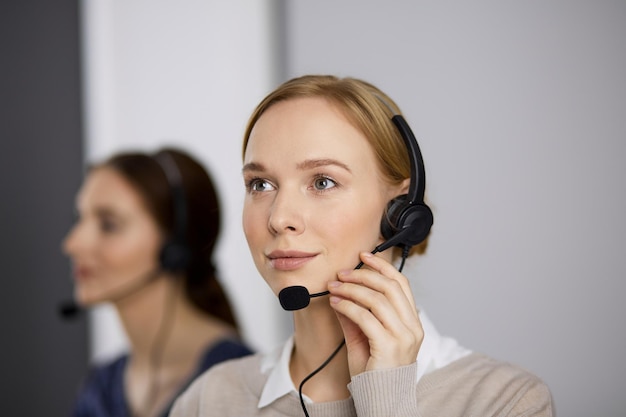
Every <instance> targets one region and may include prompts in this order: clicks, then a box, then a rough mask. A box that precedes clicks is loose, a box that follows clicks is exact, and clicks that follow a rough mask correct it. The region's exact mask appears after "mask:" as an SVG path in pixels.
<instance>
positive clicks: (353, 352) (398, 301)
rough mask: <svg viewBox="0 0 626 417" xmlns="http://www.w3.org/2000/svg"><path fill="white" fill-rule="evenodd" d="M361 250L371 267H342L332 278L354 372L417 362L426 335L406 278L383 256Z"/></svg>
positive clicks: (332, 300) (332, 292)
mask: <svg viewBox="0 0 626 417" xmlns="http://www.w3.org/2000/svg"><path fill="white" fill-rule="evenodd" d="M360 256H361V260H362V261H363V263H364V264H365V265H367V266H368V267H369V269H355V270H349V271H341V272H339V274H338V281H332V282H330V283H329V284H328V290H329V291H330V305H331V306H332V307H333V308H334V309H335V311H336V312H337V317H338V318H339V322H340V323H341V327H342V329H343V334H344V337H345V339H346V348H347V350H348V366H349V368H350V375H351V376H355V375H358V374H360V373H362V372H364V371H370V370H375V369H388V368H395V367H398V366H403V365H409V364H411V363H413V362H415V360H416V358H417V352H418V351H419V349H420V346H421V344H422V340H423V339H424V331H423V329H422V324H421V322H420V320H419V318H418V315H417V309H416V307H415V302H414V300H413V293H412V292H411V288H410V286H409V282H408V280H407V278H406V277H405V276H404V275H402V274H401V273H400V272H398V270H397V269H396V268H394V266H393V265H391V264H390V263H389V262H387V261H385V260H384V259H382V258H380V257H377V256H374V255H372V254H370V253H369V252H363V253H361V255H360Z"/></svg>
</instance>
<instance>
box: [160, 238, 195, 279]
mask: <svg viewBox="0 0 626 417" xmlns="http://www.w3.org/2000/svg"><path fill="white" fill-rule="evenodd" d="M190 258H191V257H190V254H189V249H188V248H187V246H185V245H183V244H181V243H180V242H177V241H175V240H170V241H167V242H165V244H164V245H163V247H162V248H161V252H160V253H159V262H160V264H161V268H162V269H163V270H164V271H168V272H182V271H184V270H185V269H187V267H188V266H189V261H190Z"/></svg>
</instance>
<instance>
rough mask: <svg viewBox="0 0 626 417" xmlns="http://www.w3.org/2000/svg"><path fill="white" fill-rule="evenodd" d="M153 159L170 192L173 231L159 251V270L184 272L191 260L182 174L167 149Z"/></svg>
mask: <svg viewBox="0 0 626 417" xmlns="http://www.w3.org/2000/svg"><path fill="white" fill-rule="evenodd" d="M153 159H154V160H155V161H156V162H157V163H158V164H159V166H160V167H161V169H162V171H163V173H164V174H165V178H166V179H167V182H168V185H169V188H170V191H171V194H172V203H173V206H172V210H173V216H174V233H173V234H172V235H171V236H168V237H167V239H166V240H165V242H164V243H163V245H162V246H161V249H160V252H159V264H160V266H161V270H163V271H166V272H171V273H179V272H184V271H185V270H186V269H187V267H188V266H189V263H190V261H191V250H190V248H189V246H188V245H187V200H186V198H185V190H184V188H183V184H182V175H181V172H180V169H179V168H178V165H177V164H176V161H175V160H174V157H173V156H172V155H171V154H170V153H169V152H167V151H163V152H159V153H157V154H156V155H155V156H154V157H153Z"/></svg>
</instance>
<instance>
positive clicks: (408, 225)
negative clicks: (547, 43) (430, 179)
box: [377, 96, 433, 252]
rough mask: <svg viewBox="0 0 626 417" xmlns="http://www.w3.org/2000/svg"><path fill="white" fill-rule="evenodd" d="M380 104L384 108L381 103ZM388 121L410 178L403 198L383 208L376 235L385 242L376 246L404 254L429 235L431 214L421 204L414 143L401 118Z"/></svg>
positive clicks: (422, 185) (422, 179)
mask: <svg viewBox="0 0 626 417" xmlns="http://www.w3.org/2000/svg"><path fill="white" fill-rule="evenodd" d="M377 97H378V96H377ZM381 101H383V103H384V104H385V105H387V103H386V102H385V101H384V100H382V99H381ZM387 107H389V106H388V105H387ZM390 109H391V108H390ZM394 113H395V112H394ZM391 121H392V122H393V123H394V125H395V126H396V128H397V129H398V132H399V133H400V136H402V140H403V142H404V144H405V146H406V148H407V151H408V153H409V163H410V166H411V178H410V184H409V190H408V192H407V194H402V195H399V196H397V197H395V198H394V199H393V200H391V201H390V202H389V203H388V204H387V209H386V210H385V214H384V215H383V218H382V220H381V224H380V232H381V234H382V236H383V238H384V239H385V242H383V243H382V244H381V245H380V246H378V248H377V249H378V250H377V251H378V252H381V251H383V250H385V249H387V248H390V247H391V246H399V247H401V248H403V249H404V250H405V251H407V252H408V250H410V248H411V247H412V246H415V245H417V244H419V243H421V242H423V241H424V239H426V237H427V236H428V234H429V233H430V228H431V227H432V225H433V212H432V210H431V209H430V207H428V205H426V203H424V192H425V189H426V172H425V169H424V160H423V158H422V153H421V151H420V148H419V145H418V143H417V139H416V138H415V135H414V134H413V131H412V130H411V128H410V127H409V124H408V123H407V122H406V120H405V119H404V117H402V115H400V114H394V115H393V117H392V118H391Z"/></svg>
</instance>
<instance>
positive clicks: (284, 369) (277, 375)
mask: <svg viewBox="0 0 626 417" xmlns="http://www.w3.org/2000/svg"><path fill="white" fill-rule="evenodd" d="M419 318H420V321H421V322H422V328H423V329H424V340H423V341H422V346H421V347H420V350H419V352H418V354H417V362H418V365H417V380H416V382H417V381H419V379H420V378H421V377H422V376H424V375H425V374H427V373H429V372H432V371H434V370H436V369H439V368H442V367H444V366H446V365H448V364H449V363H451V362H454V361H455V360H457V359H460V358H462V357H463V356H466V355H468V354H470V353H471V351H470V350H468V349H465V348H464V347H462V346H460V345H459V343H458V342H457V341H456V340H455V339H452V338H450V337H444V336H441V335H440V334H439V332H438V331H437V329H436V328H435V326H434V325H433V323H432V322H431V321H430V320H429V319H428V317H427V316H426V314H424V312H423V311H421V310H420V312H419ZM292 351H293V335H292V336H291V337H289V339H287V341H286V342H285V344H284V345H283V346H282V348H281V347H279V348H277V349H276V350H274V351H273V352H271V353H268V354H266V355H265V356H264V357H263V359H262V361H261V373H263V374H266V375H269V376H268V378H267V382H266V383H265V387H264V388H263V392H262V393H261V398H260V399H259V404H258V407H259V408H262V407H265V406H267V405H268V404H271V403H272V402H274V401H275V400H277V399H278V398H280V397H282V396H284V395H286V394H289V393H290V392H294V393H296V394H298V390H297V389H296V387H295V386H294V384H293V381H292V380H291V375H290V373H289V361H290V359H291V352H292ZM303 397H304V399H305V401H308V402H311V400H310V399H308V398H306V396H303Z"/></svg>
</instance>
